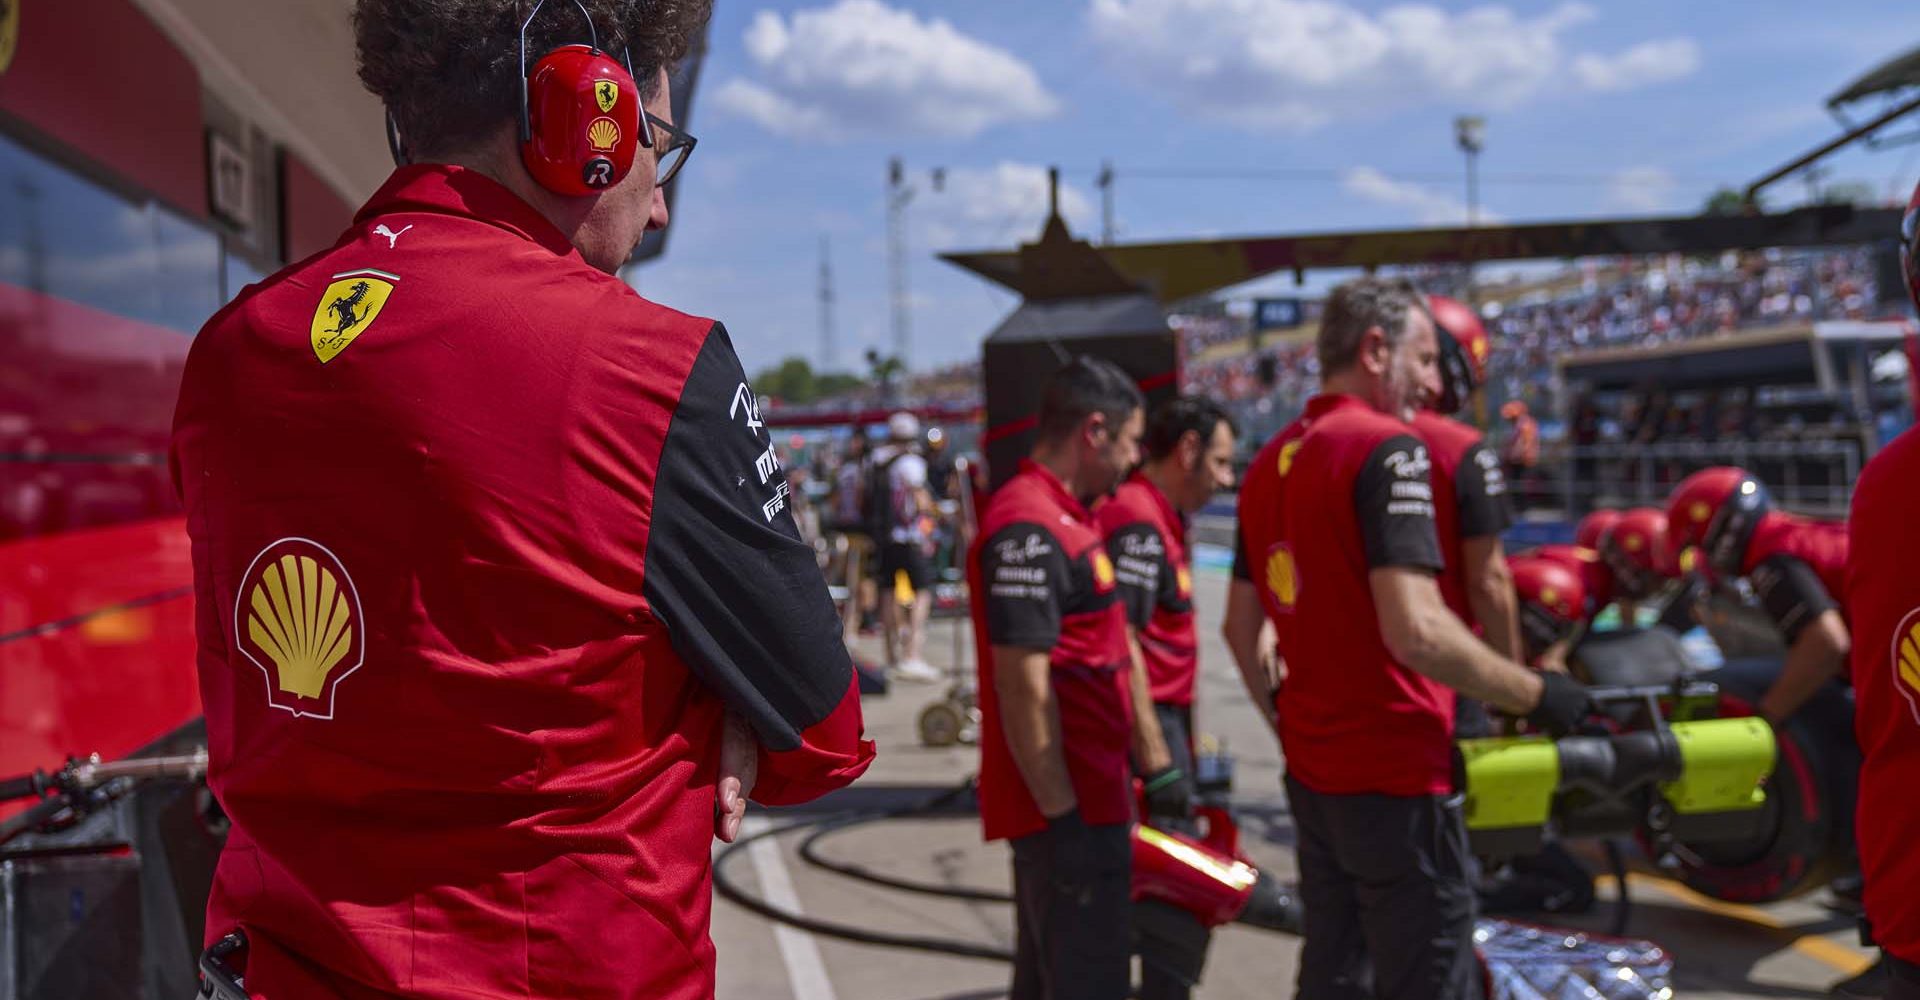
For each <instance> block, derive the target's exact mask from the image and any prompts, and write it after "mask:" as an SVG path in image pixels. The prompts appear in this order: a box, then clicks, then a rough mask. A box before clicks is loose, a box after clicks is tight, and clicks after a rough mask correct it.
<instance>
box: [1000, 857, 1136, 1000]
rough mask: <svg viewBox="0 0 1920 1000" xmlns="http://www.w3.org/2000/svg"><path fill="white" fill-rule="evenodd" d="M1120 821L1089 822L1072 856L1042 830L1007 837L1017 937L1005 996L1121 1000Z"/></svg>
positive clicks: (1125, 864)
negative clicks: (1010, 848) (1010, 840)
mask: <svg viewBox="0 0 1920 1000" xmlns="http://www.w3.org/2000/svg"><path fill="white" fill-rule="evenodd" d="M1132 875H1133V839H1132V832H1131V830H1130V829H1129V826H1128V824H1126V823H1115V824H1111V825H1107V826H1095V827H1089V828H1088V833H1087V836H1086V837H1085V838H1084V840H1082V841H1080V843H1079V844H1077V845H1076V849H1075V852H1074V856H1072V857H1068V856H1066V852H1064V851H1061V850H1057V849H1056V844H1055V843H1054V838H1053V836H1052V835H1051V834H1050V833H1049V832H1047V831H1044V830H1043V831H1041V832H1040V833H1036V834H1032V835H1030V836H1026V837H1016V838H1014V840H1013V895H1014V902H1015V905H1016V907H1017V910H1016V912H1015V914H1014V923H1015V925H1016V932H1017V941H1016V944H1015V946H1014V955H1013V989H1012V991H1011V992H1010V993H1009V994H1008V1000H1121V998H1123V997H1125V996H1126V995H1127V992H1128V989H1129V984H1128V977H1129V973H1130V972H1131V965H1132V961H1131V956H1130V955H1129V951H1130V947H1129V941H1128V930H1129V929H1128V923H1127V909H1128V907H1127V904H1128V895H1129V892H1130V890H1131V889H1132V884H1133V883H1132Z"/></svg>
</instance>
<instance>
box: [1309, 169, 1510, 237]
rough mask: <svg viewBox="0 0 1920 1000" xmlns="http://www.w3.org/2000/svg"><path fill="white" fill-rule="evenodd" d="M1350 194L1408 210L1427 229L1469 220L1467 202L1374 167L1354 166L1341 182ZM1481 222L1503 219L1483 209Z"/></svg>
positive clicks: (1480, 214)
mask: <svg viewBox="0 0 1920 1000" xmlns="http://www.w3.org/2000/svg"><path fill="white" fill-rule="evenodd" d="M1340 186H1341V187H1342V188H1345V189H1346V192H1347V193H1348V194H1351V195H1353V196H1355V197H1357V198H1365V199H1366V200H1368V201H1372V202H1377V203H1379V204H1382V205H1391V206H1394V207H1396V208H1404V209H1406V210H1407V211H1408V213H1409V214H1410V215H1412V216H1413V218H1414V221H1416V222H1418V223H1420V224H1421V225H1424V226H1458V225H1464V224H1465V223H1466V221H1467V203H1466V202H1465V201H1464V200H1462V199H1459V198H1455V197H1453V196H1452V195H1447V194H1441V193H1440V192H1438V191H1435V190H1433V189H1432V188H1430V187H1427V186H1426V185H1424V184H1415V183H1413V182H1411V181H1401V180H1395V179H1393V178H1392V177H1388V176H1387V175H1386V174H1383V173H1381V172H1380V171H1378V170H1376V169H1374V168H1373V167H1354V168H1353V169H1351V170H1348V171H1347V172H1346V174H1345V175H1343V176H1342V177H1341V179H1340ZM1479 221H1480V222H1482V223H1487V222H1498V221H1500V216H1499V215H1497V214H1496V213H1493V212H1489V211H1487V210H1486V207H1485V206H1482V207H1481V208H1480V213H1479Z"/></svg>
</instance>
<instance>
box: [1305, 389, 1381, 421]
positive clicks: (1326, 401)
mask: <svg viewBox="0 0 1920 1000" xmlns="http://www.w3.org/2000/svg"><path fill="white" fill-rule="evenodd" d="M1366 405H1367V401H1366V400H1364V399H1361V398H1360V397H1359V396H1354V395H1350V394H1348V393H1344V392H1323V393H1321V394H1320V395H1318V396H1315V397H1313V398H1312V399H1309V400H1307V411H1306V416H1307V419H1309V420H1318V419H1320V418H1321V417H1324V416H1326V415H1327V414H1329V413H1332V412H1334V411H1335V410H1344V409H1346V408H1348V407H1350V406H1366Z"/></svg>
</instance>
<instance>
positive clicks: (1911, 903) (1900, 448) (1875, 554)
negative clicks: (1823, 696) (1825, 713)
mask: <svg viewBox="0 0 1920 1000" xmlns="http://www.w3.org/2000/svg"><path fill="white" fill-rule="evenodd" d="M1915 496H1920V435H1916V434H1913V433H1906V434H1902V435H1900V436H1899V437H1897V438H1895V439H1894V440H1893V442H1892V443H1891V444H1889V445H1887V447H1886V448H1884V449H1882V450H1881V452H1880V454H1878V455H1875V456H1874V457H1873V461H1870V462H1868V463H1867V467H1866V468H1865V469H1863V470H1861V472H1860V479H1859V481H1858V482H1857V483H1856V484H1855V485H1854V488H1853V512H1852V516H1851V517H1850V518H1849V519H1848V522H1847V528H1848V531H1849V534H1850V535H1851V537H1852V538H1853V539H1854V540H1856V541H1858V542H1860V543H1861V544H1859V545H1857V546H1853V547H1852V549H1851V551H1852V553H1853V559H1852V561H1851V562H1850V563H1849V564H1848V566H1847V570H1846V589H1845V594H1846V611H1847V618H1848V621H1849V623H1850V624H1851V625H1852V627H1853V639H1854V641H1853V654H1852V656H1853V664H1852V665H1853V688H1854V709H1853V712H1854V715H1853V719H1854V722H1853V725H1854V735H1855V737H1856V738H1858V740H1859V741H1860V753H1861V756H1862V760H1861V765H1860V800H1859V806H1858V812H1857V814H1856V821H1855V823H1854V828H1855V835H1856V837H1857V838H1858V840H1859V844H1860V872H1861V874H1862V875H1863V876H1865V882H1866V900H1865V901H1866V907H1867V919H1868V921H1869V922H1871V923H1872V925H1873V936H1874V938H1875V939H1876V940H1878V941H1879V942H1880V947H1882V948H1885V949H1886V950H1887V953H1888V954H1891V955H1894V956H1896V957H1898V958H1900V959H1903V960H1905V961H1908V962H1916V963H1920V850H1915V849H1914V837H1913V834H1914V831H1915V830H1920V795H1916V794H1914V790H1915V789H1916V788H1920V573H1915V572H1914V566H1915V564H1916V563H1920V533H1916V532H1915V531H1914V525H1913V506H1914V497H1915Z"/></svg>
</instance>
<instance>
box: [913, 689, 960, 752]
mask: <svg viewBox="0 0 1920 1000" xmlns="http://www.w3.org/2000/svg"><path fill="white" fill-rule="evenodd" d="M965 725H966V719H965V718H964V717H963V716H962V715H961V714H960V708H959V706H957V705H955V704H954V703H953V702H952V701H951V700H949V701H936V702H934V703H933V704H931V705H928V706H927V707H926V708H923V709H921V710H920V745H922V746H929V747H950V746H953V745H954V744H955V743H958V742H960V731H961V729H962V728H964V727H965Z"/></svg>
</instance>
